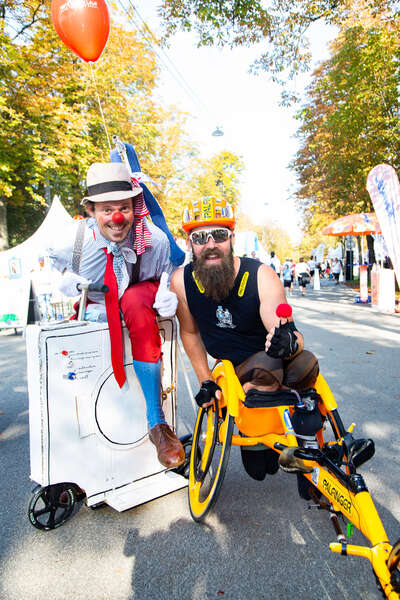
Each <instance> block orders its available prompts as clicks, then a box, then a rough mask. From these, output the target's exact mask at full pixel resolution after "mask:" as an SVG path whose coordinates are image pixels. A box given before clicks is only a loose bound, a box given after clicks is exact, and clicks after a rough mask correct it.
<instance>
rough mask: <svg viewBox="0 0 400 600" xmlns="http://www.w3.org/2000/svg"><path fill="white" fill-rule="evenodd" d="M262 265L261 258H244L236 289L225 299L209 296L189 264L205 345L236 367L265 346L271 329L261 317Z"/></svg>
mask: <svg viewBox="0 0 400 600" xmlns="http://www.w3.org/2000/svg"><path fill="white" fill-rule="evenodd" d="M260 266H261V263H260V261H258V260H255V259H253V258H246V257H243V258H240V268H239V272H238V274H237V277H236V279H235V284H234V286H233V289H232V290H231V292H230V294H229V296H227V298H225V299H224V300H222V301H221V302H216V301H215V300H213V299H212V298H208V297H207V296H205V295H204V293H203V292H201V290H202V289H203V288H202V285H201V283H200V282H199V281H198V280H197V282H196V280H195V278H194V274H193V265H192V263H189V264H187V265H186V266H185V270H184V281H185V290H186V298H187V302H188V306H189V310H190V312H191V313H192V315H193V317H194V319H195V321H196V323H197V326H198V328H199V331H200V335H201V339H202V340H203V343H204V346H205V347H206V350H207V352H208V353H209V354H211V356H213V357H214V358H225V359H228V360H230V361H232V363H233V364H234V365H235V366H236V365H238V364H240V363H242V362H243V361H244V360H246V359H247V358H248V357H249V356H250V355H251V354H254V353H255V352H259V351H260V350H264V347H265V337H266V335H267V331H266V329H265V327H264V325H263V322H262V321H261V317H260V298H259V295H258V285H257V271H258V269H259V268H260Z"/></svg>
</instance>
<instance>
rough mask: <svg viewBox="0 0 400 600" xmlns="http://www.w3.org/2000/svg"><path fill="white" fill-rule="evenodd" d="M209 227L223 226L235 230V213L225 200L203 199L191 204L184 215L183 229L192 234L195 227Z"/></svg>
mask: <svg viewBox="0 0 400 600" xmlns="http://www.w3.org/2000/svg"><path fill="white" fill-rule="evenodd" d="M207 225H221V226H222V227H229V229H233V228H234V226H235V212H234V209H233V206H232V205H231V204H229V202H227V201H226V200H225V199H220V198H211V197H207V198H202V199H201V200H194V201H193V202H190V203H189V205H188V206H187V207H186V208H185V210H184V211H183V215H182V228H183V229H184V230H185V231H186V233H190V232H191V230H192V229H194V228H195V227H206V226H207Z"/></svg>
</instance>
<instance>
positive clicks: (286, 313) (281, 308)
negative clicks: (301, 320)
mask: <svg viewBox="0 0 400 600" xmlns="http://www.w3.org/2000/svg"><path fill="white" fill-rule="evenodd" d="M276 316H277V317H279V318H280V319H288V318H289V317H291V316H292V307H291V306H290V304H278V306H277V307H276Z"/></svg>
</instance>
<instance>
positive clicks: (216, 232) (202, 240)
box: [189, 227, 232, 246]
mask: <svg viewBox="0 0 400 600" xmlns="http://www.w3.org/2000/svg"><path fill="white" fill-rule="evenodd" d="M231 235H232V231H230V230H229V229H224V228H223V227H218V229H203V230H202V231H192V233H191V234H190V235H189V239H190V241H191V242H193V244H196V245H198V246H205V245H206V244H207V242H208V240H209V239H210V237H212V239H213V240H214V242H215V243H216V244H220V243H222V242H226V240H228V239H229V238H230V237H231Z"/></svg>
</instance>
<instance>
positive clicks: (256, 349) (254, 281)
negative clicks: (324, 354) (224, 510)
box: [171, 198, 319, 479]
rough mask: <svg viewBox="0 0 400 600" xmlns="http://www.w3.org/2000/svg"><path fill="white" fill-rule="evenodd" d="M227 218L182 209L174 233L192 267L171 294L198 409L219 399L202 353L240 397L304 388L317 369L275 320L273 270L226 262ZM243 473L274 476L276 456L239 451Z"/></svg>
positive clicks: (211, 207) (225, 212)
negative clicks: (228, 370) (183, 236)
mask: <svg viewBox="0 0 400 600" xmlns="http://www.w3.org/2000/svg"><path fill="white" fill-rule="evenodd" d="M234 226H235V217H234V212H233V208H232V207H231V206H230V205H229V204H228V203H227V202H226V201H224V200H218V199H215V198H205V199H203V200H201V201H198V202H197V203H196V202H194V203H192V204H190V205H189V206H188V207H187V208H186V209H185V211H184V213H183V219H182V227H183V229H184V230H185V231H186V233H187V234H188V239H187V243H188V246H189V248H190V249H191V251H192V255H193V260H192V262H190V263H189V264H187V265H186V266H185V267H183V268H180V269H178V270H177V271H175V272H174V274H173V275H172V278H171V290H173V291H174V292H175V293H176V294H177V297H178V309H177V316H178V319H179V322H180V335H181V339H182V343H183V346H184V348H185V350H186V353H187V355H188V356H189V359H190V361H191V363H192V366H193V369H194V370H195V373H196V375H197V377H198V380H199V383H200V391H199V393H198V394H197V396H196V401H197V404H198V405H199V406H203V407H207V406H210V405H211V404H212V403H213V402H214V399H215V397H217V398H218V395H219V394H220V388H219V386H218V385H217V384H216V383H215V382H214V381H213V380H212V375H211V369H210V367H209V366H208V360H207V353H208V354H210V355H211V356H212V357H213V358H216V359H227V360H230V361H231V362H232V364H233V366H234V367H235V371H236V374H237V375H238V378H239V381H240V382H241V384H242V386H243V389H244V391H245V392H248V391H249V390H250V389H251V388H256V389H258V390H260V391H271V392H274V391H276V390H278V389H280V388H281V387H287V388H290V389H296V390H298V391H301V390H304V389H307V388H309V387H312V385H313V384H314V383H315V380H316V378H317V375H318V372H319V369H318V361H317V359H316V357H315V356H314V355H313V354H312V353H311V352H308V351H306V350H303V348H304V340H303V336H302V335H301V333H300V332H299V331H297V329H296V327H295V325H294V321H293V318H292V317H291V318H289V319H281V320H280V319H279V318H278V317H277V316H276V308H277V306H278V305H279V304H281V303H285V302H286V297H285V292H284V289H283V285H282V283H281V281H280V279H279V277H278V275H277V274H276V273H275V271H274V270H273V269H272V268H271V267H269V266H267V265H265V264H263V263H261V262H260V261H258V260H255V259H253V258H247V257H237V256H234V255H233V240H234V233H233V230H234ZM241 452H242V460H243V464H244V466H245V469H246V471H247V472H248V473H249V475H251V476H252V477H254V478H255V479H264V477H265V474H266V473H267V472H268V473H270V474H273V473H275V472H276V471H277V470H278V462H277V459H278V456H277V453H276V452H274V451H273V450H271V449H268V448H267V449H265V450H262V451H260V452H254V451H252V450H248V449H246V448H243V447H241Z"/></svg>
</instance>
